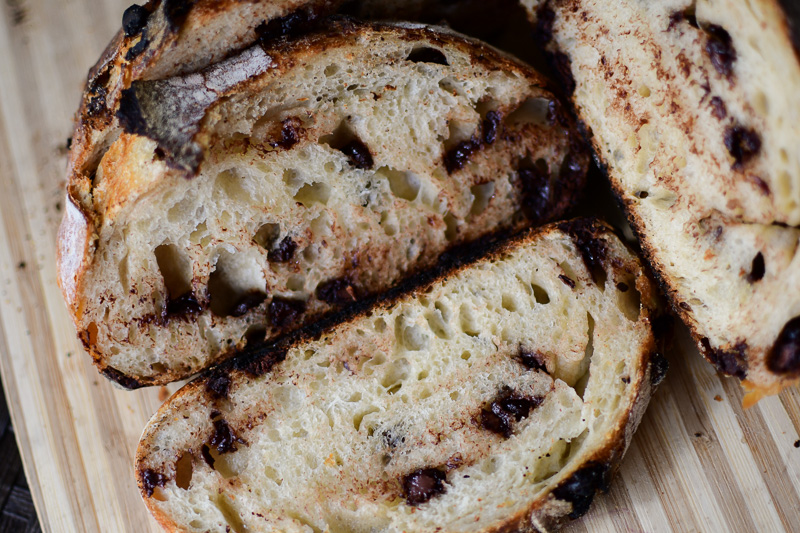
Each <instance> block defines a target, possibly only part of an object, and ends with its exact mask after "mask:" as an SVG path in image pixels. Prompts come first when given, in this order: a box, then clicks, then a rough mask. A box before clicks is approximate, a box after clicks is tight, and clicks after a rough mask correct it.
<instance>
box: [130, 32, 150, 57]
mask: <svg viewBox="0 0 800 533" xmlns="http://www.w3.org/2000/svg"><path fill="white" fill-rule="evenodd" d="M148 46H150V40H149V39H148V38H147V37H145V36H142V38H141V39H139V42H137V43H136V44H134V45H133V46H131V47H130V48H129V49H128V52H127V53H126V54H125V61H133V60H134V59H136V58H137V57H139V56H140V55H141V53H142V52H144V51H145V50H146V49H147V47H148Z"/></svg>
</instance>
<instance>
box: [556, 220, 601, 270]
mask: <svg viewBox="0 0 800 533" xmlns="http://www.w3.org/2000/svg"><path fill="white" fill-rule="evenodd" d="M558 228H559V229H560V230H561V231H563V232H565V233H567V234H568V235H570V236H571V237H572V242H574V243H575V247H576V248H578V251H579V252H580V254H581V257H582V258H583V262H584V264H585V265H586V269H587V270H588V271H589V273H590V274H591V276H592V280H593V281H594V282H595V283H599V282H600V280H601V279H602V278H603V274H604V273H605V261H606V254H607V250H606V242H605V241H604V240H603V239H600V238H598V236H599V235H600V233H601V232H602V231H604V228H603V227H602V226H599V225H597V223H596V222H595V221H593V220H587V219H578V220H573V221H569V222H564V223H562V224H559V226H558Z"/></svg>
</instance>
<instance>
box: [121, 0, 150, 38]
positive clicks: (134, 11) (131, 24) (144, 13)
mask: <svg viewBox="0 0 800 533" xmlns="http://www.w3.org/2000/svg"><path fill="white" fill-rule="evenodd" d="M149 17H150V12H149V11H148V10H147V9H145V8H144V7H142V6H140V5H138V4H133V5H132V6H131V7H129V8H128V9H126V10H125V12H124V13H123V14H122V31H124V32H125V37H133V36H134V35H138V34H139V32H141V31H142V30H143V29H144V27H145V26H147V19H148V18H149Z"/></svg>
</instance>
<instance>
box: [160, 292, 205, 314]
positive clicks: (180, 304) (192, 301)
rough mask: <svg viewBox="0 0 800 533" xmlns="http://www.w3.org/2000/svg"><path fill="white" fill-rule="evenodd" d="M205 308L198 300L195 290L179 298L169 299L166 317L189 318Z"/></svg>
mask: <svg viewBox="0 0 800 533" xmlns="http://www.w3.org/2000/svg"><path fill="white" fill-rule="evenodd" d="M202 310H203V306H201V305H200V303H199V302H198V301H197V298H196V297H195V295H194V293H193V292H187V293H186V294H182V295H180V296H178V297H177V298H170V299H169V300H167V310H166V313H167V314H166V317H169V318H173V317H175V318H177V317H180V318H188V317H189V316H191V315H196V314H198V313H200V312H201V311H202Z"/></svg>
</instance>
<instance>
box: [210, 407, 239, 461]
mask: <svg viewBox="0 0 800 533" xmlns="http://www.w3.org/2000/svg"><path fill="white" fill-rule="evenodd" d="M211 418H212V419H213V423H214V432H213V433H212V434H211V437H210V438H209V439H208V445H209V446H211V447H212V448H216V450H217V451H218V452H219V453H230V452H235V451H236V450H237V449H238V448H237V446H236V443H237V442H238V443H239V444H245V442H244V440H242V439H241V438H239V437H237V436H236V434H235V433H234V432H233V430H232V429H231V427H230V426H229V425H228V423H227V422H226V421H225V419H224V418H222V417H221V415H220V413H218V412H217V411H214V412H212V413H211Z"/></svg>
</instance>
